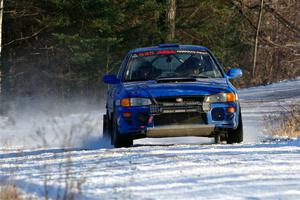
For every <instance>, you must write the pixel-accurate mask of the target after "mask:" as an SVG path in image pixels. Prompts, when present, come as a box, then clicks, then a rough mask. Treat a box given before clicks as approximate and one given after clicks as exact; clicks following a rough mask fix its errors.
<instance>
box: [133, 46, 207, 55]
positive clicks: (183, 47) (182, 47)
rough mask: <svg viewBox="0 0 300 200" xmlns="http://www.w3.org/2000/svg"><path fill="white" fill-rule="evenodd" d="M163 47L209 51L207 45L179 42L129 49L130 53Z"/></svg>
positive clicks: (161, 48) (157, 49)
mask: <svg viewBox="0 0 300 200" xmlns="http://www.w3.org/2000/svg"><path fill="white" fill-rule="evenodd" d="M164 49H170V50H187V51H209V49H208V48H207V47H204V46H199V45H179V44H159V45H157V46H153V47H142V48H136V49H132V50H131V51H129V53H130V54H133V53H140V52H146V51H159V50H164Z"/></svg>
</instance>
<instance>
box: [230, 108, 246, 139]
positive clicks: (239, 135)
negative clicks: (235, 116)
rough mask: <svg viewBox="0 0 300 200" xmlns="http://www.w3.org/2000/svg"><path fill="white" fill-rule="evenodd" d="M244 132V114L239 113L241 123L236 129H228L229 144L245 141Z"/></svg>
mask: <svg viewBox="0 0 300 200" xmlns="http://www.w3.org/2000/svg"><path fill="white" fill-rule="evenodd" d="M243 137H244V132H243V119H242V114H241V112H240V114H239V124H238V127H237V128H236V129H233V130H229V131H228V137H227V144H233V143H241V142H243Z"/></svg>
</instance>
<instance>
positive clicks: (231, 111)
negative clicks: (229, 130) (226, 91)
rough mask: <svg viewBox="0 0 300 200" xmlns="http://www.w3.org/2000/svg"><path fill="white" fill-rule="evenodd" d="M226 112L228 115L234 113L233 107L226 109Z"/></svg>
mask: <svg viewBox="0 0 300 200" xmlns="http://www.w3.org/2000/svg"><path fill="white" fill-rule="evenodd" d="M227 112H228V113H234V112H235V108H234V107H228V108H227Z"/></svg>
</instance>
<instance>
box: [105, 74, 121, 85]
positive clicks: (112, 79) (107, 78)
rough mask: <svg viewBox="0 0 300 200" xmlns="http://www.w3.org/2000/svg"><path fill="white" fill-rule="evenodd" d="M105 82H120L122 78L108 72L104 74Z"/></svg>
mask: <svg viewBox="0 0 300 200" xmlns="http://www.w3.org/2000/svg"><path fill="white" fill-rule="evenodd" d="M103 82H104V83H107V84H118V83H120V80H119V79H118V78H117V76H116V75H115V74H107V75H104V76H103Z"/></svg>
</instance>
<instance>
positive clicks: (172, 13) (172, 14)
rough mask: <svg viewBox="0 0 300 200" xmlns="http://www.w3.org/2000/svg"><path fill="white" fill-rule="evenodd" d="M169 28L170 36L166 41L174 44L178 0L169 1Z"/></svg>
mask: <svg viewBox="0 0 300 200" xmlns="http://www.w3.org/2000/svg"><path fill="white" fill-rule="evenodd" d="M167 26H168V35H167V38H166V41H167V42H172V41H174V39H175V31H176V0H168V8H167Z"/></svg>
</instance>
